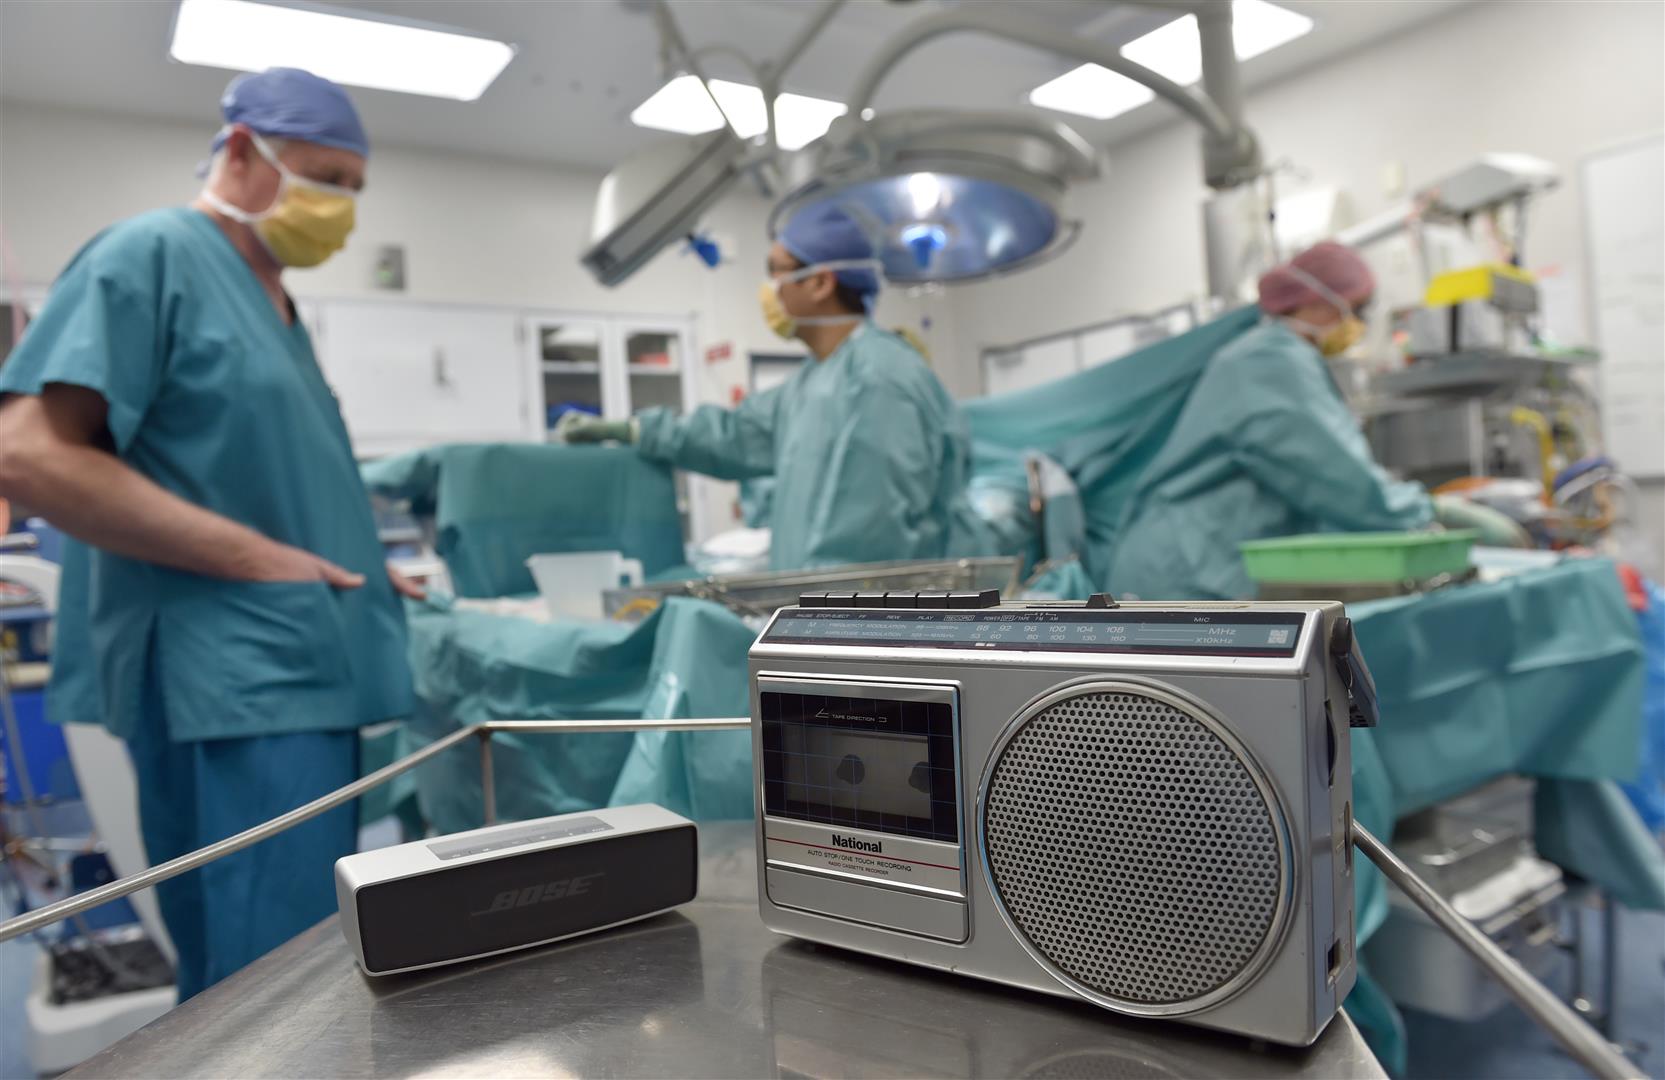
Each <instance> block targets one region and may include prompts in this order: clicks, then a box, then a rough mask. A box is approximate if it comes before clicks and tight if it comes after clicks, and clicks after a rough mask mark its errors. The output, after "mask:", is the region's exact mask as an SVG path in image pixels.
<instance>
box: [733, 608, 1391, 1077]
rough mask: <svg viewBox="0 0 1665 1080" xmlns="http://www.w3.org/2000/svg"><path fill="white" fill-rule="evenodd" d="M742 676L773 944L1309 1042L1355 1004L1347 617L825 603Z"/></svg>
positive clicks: (763, 647)
mask: <svg viewBox="0 0 1665 1080" xmlns="http://www.w3.org/2000/svg"><path fill="white" fill-rule="evenodd" d="M751 676H752V708H753V715H754V720H755V723H754V732H753V740H754V748H755V752H756V761H757V772H758V783H759V787H760V792H761V794H762V799H761V801H760V804H759V810H758V817H757V841H758V856H759V857H758V866H759V893H760V895H759V906H760V909H761V911H762V914H763V918H764V921H765V922H766V923H767V924H768V925H769V926H770V927H771V928H772V929H775V930H778V931H781V932H783V933H787V934H791V935H793V936H796V937H801V938H807V939H811V940H815V941H821V942H825V943H828V944H831V945H839V946H844V947H846V948H850V949H856V950H860V951H863V952H869V953H875V954H879V955H883V956H887V957H892V958H895V959H899V960H904V961H908V962H912V963H916V964H922V965H926V966H929V967H935V968H941V969H945V970H951V971H954V972H958V973H960V974H964V975H972V976H976V977H980V978H984V979H991V980H995V981H998V982H1003V983H1007V984H1010V985H1013V986H1019V987H1025V988H1028V989H1032V990H1040V991H1045V992H1047V993H1052V994H1058V995H1063V996H1068V997H1074V998H1079V999H1083V1000H1086V1001H1090V1002H1093V1003H1095V1004H1097V1005H1100V1006H1102V1007H1104V1008H1106V1009H1109V1010H1112V1011H1114V1012H1117V1013H1123V1014H1127V1015H1132V1016H1143V1017H1159V1018H1171V1019H1176V1020H1183V1021H1186V1022H1189V1023H1194V1024H1200V1025H1205V1026H1207V1027H1211V1028H1217V1029H1220V1030H1224V1031H1231V1032H1237V1033H1241V1034H1245V1035H1249V1036H1253V1037H1256V1038H1262V1039H1267V1040H1271V1041H1275V1042H1280V1043H1286V1044H1292V1045H1306V1044H1308V1043H1311V1042H1312V1041H1313V1040H1314V1039H1315V1038H1317V1037H1318V1035H1319V1033H1320V1032H1322V1031H1323V1029H1324V1027H1325V1025H1326V1024H1327V1023H1328V1022H1329V1020H1330V1018H1331V1017H1332V1016H1333V1015H1334V1013H1335V1011H1336V1009H1337V1007H1338V1006H1339V1004H1340V1002H1341V1001H1342V999H1343V998H1345V997H1346V995H1347V992H1348V990H1349V989H1351V987H1352V984H1353V980H1354V959H1353V883H1352V858H1351V854H1352V848H1351V844H1350V842H1349V837H1350V832H1351V815H1352V806H1351V802H1350V800H1351V797H1352V787H1351V776H1352V773H1351V760H1350V755H1349V743H1348V728H1349V726H1350V725H1353V726H1361V725H1369V724H1371V723H1374V715H1375V710H1376V705H1375V690H1374V685H1373V683H1372V682H1371V680H1370V675H1369V671H1368V669H1367V668H1366V667H1365V666H1364V663H1363V660H1362V658H1361V657H1360V656H1359V654H1358V651H1357V649H1356V647H1355V645H1354V643H1353V640H1352V634H1351V623H1350V622H1349V621H1348V620H1347V618H1346V617H1345V615H1344V613H1343V609H1342V606H1341V605H1340V604H1335V603H1290V604H1269V603H1238V604H1148V603H1137V604H1126V605H1120V606H1118V605H1115V604H1114V603H1112V602H1111V601H1109V600H1107V599H1106V598H1103V597H1095V598H1094V599H1093V600H1092V601H1089V602H1087V603H1086V604H1081V603H1075V604H1058V603H1053V604H1029V605H1024V604H1000V603H999V601H998V597H997V596H995V595H994V594H927V593H919V594H912V593H901V594H881V593H872V594H856V595H853V596H852V595H848V594H810V595H806V596H805V597H803V598H802V600H801V601H800V604H799V606H798V607H796V608H785V609H782V610H781V611H779V612H778V613H777V614H776V615H775V617H774V619H773V620H772V621H771V622H770V624H769V626H768V627H767V628H766V629H765V631H764V633H763V635H762V636H761V637H760V638H759V639H758V641H757V643H756V644H755V645H754V646H753V648H752V652H751Z"/></svg>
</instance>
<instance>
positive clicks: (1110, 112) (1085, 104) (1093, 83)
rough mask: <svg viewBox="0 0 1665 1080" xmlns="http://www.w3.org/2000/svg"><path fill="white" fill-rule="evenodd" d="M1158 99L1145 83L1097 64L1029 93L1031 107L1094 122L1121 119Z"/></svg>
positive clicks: (1083, 65) (1086, 66) (1081, 67)
mask: <svg viewBox="0 0 1665 1080" xmlns="http://www.w3.org/2000/svg"><path fill="white" fill-rule="evenodd" d="M1155 97H1156V94H1155V93H1154V92H1153V91H1152V90H1151V88H1150V87H1148V86H1145V85H1144V84H1143V83H1136V82H1134V81H1133V80H1132V79H1129V78H1127V77H1125V76H1122V75H1117V74H1116V73H1115V72H1114V71H1111V70H1110V69H1109V68H1103V67H1099V66H1098V65H1097V64H1082V65H1081V66H1080V67H1078V68H1076V69H1075V70H1074V71H1066V72H1065V73H1064V74H1062V75H1060V76H1058V77H1057V78H1056V79H1053V80H1052V81H1051V82H1048V83H1042V84H1041V85H1040V86H1037V87H1035V89H1033V90H1031V91H1029V102H1030V104H1032V105H1039V106H1041V107H1043V108H1047V109H1057V110H1058V111H1059V112H1067V113H1074V114H1075V115H1076V116H1090V117H1092V118H1093V119H1094V120H1108V119H1110V118H1111V117H1112V116H1120V115H1121V114H1122V113H1124V112H1129V111H1131V110H1133V109H1137V108H1138V107H1139V106H1141V105H1143V104H1144V103H1145V102H1147V101H1150V100H1152V99H1153V98H1155Z"/></svg>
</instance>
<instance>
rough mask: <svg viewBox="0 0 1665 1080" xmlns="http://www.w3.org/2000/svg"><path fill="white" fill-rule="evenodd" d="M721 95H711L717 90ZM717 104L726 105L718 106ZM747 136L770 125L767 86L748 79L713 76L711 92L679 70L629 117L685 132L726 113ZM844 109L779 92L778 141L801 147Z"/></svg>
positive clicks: (707, 126) (701, 130)
mask: <svg viewBox="0 0 1665 1080" xmlns="http://www.w3.org/2000/svg"><path fill="white" fill-rule="evenodd" d="M713 94H714V95H716V98H717V100H716V101H715V102H713V101H712V100H711V97H712V95H713ZM718 105H721V106H722V108H721V109H719V108H718ZM725 114H726V116H727V121H728V123H730V124H731V125H732V126H733V128H734V133H735V134H736V135H739V136H740V137H741V138H743V139H751V138H756V137H757V136H759V135H762V134H763V133H764V132H765V131H767V130H768V126H769V120H768V117H767V116H766V115H765V114H764V111H763V91H761V90H759V89H758V88H757V87H755V86H748V85H746V84H745V83H737V82H729V81H728V80H726V79H712V80H711V93H710V94H707V93H706V92H705V88H704V87H702V86H701V85H700V80H699V77H698V76H696V75H678V76H677V77H676V78H674V79H672V80H671V81H670V82H667V83H666V84H665V85H664V86H661V87H660V88H659V89H658V90H657V91H655V92H654V94H653V96H652V97H650V98H648V99H647V100H646V101H644V102H642V103H641V104H640V105H638V106H636V108H635V109H634V110H632V111H631V113H630V122H631V123H632V124H635V125H636V126H637V127H645V128H652V129H654V130H655V131H674V132H676V133H678V134H680V135H703V134H705V133H706V132H708V131H716V130H717V129H718V128H720V127H722V126H723V124H724V116H725ZM843 115H844V106H843V105H842V104H840V103H839V102H836V101H828V100H827V99H826V98H817V97H809V96H807V95H805V94H779V95H777V96H776V98H775V128H776V130H775V141H776V142H777V143H778V144H779V145H780V148H781V149H783V150H797V149H800V148H802V147H804V146H807V145H808V144H809V143H812V142H814V141H815V140H816V139H819V138H820V137H821V136H822V135H823V134H825V133H826V130H827V125H829V124H831V123H832V122H833V121H834V120H836V119H838V118H839V117H840V116H843Z"/></svg>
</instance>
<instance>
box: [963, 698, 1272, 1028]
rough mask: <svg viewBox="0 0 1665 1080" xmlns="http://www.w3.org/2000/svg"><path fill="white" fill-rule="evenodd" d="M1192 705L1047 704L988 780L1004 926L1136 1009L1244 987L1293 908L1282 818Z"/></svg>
mask: <svg viewBox="0 0 1665 1080" xmlns="http://www.w3.org/2000/svg"><path fill="white" fill-rule="evenodd" d="M1123 685H1126V684H1123ZM1182 704H1183V703H1182V702H1180V701H1179V700H1178V699H1175V700H1174V701H1173V702H1170V701H1168V700H1165V699H1164V698H1162V697H1157V696H1152V695H1151V694H1147V693H1143V692H1140V691H1139V690H1138V688H1136V687H1132V686H1128V687H1127V692H1107V691H1103V690H1097V691H1093V692H1083V693H1079V694H1075V695H1073V696H1065V697H1062V698H1061V699H1058V700H1055V701H1054V702H1053V703H1052V704H1047V703H1046V702H1042V703H1041V706H1042V707H1041V708H1040V709H1039V711H1038V712H1036V713H1035V714H1034V715H1033V716H1032V717H1031V718H1029V719H1028V720H1027V721H1023V720H1021V719H1020V721H1019V722H1018V723H1017V724H1016V725H1015V728H1014V729H1013V730H1014V733H1013V734H1012V735H1011V737H1010V738H1009V739H1008V741H1007V742H1006V744H1005V746H1004V748H1003V749H1002V750H1001V751H1000V754H999V757H998V759H997V760H996V761H995V762H994V763H993V765H992V768H991V769H990V771H989V772H988V774H987V777H986V780H985V790H984V799H983V806H984V811H983V845H984V856H985V858H986V859H987V862H988V868H989V872H990V874H991V877H992V885H993V888H994V891H995V895H996V897H997V898H998V899H999V901H1000V903H1001V905H1002V907H1003V908H1004V909H1005V914H1006V917H1007V919H1008V920H1009V921H1010V922H1011V923H1012V925H1013V928H1014V929H1015V930H1017V931H1018V932H1019V933H1020V934H1021V935H1022V936H1023V937H1024V938H1026V939H1027V941H1028V944H1029V946H1030V947H1031V949H1032V951H1033V952H1035V953H1036V955H1037V958H1038V959H1040V960H1042V962H1043V963H1047V964H1049V965H1050V966H1051V967H1053V968H1054V969H1055V972H1056V973H1057V974H1059V975H1061V976H1063V977H1064V978H1065V979H1066V980H1067V981H1069V982H1071V983H1073V984H1076V985H1077V986H1078V987H1082V988H1085V989H1087V990H1089V991H1091V992H1093V993H1094V994H1097V995H1099V996H1101V997H1103V998H1105V999H1108V1002H1107V1003H1108V1004H1111V1005H1113V1006H1118V1005H1119V1006H1127V1007H1129V1008H1130V1009H1131V1010H1132V1011H1149V1012H1179V1011H1183V1006H1185V1005H1187V1004H1191V1005H1194V1006H1195V1007H1202V1005H1203V1004H1208V1003H1211V1002H1212V1001H1213V1000H1215V999H1217V998H1219V997H1220V996H1223V995H1228V994H1229V993H1231V992H1233V990H1234V989H1235V988H1236V986H1237V985H1239V984H1240V983H1241V982H1242V981H1243V980H1244V979H1246V977H1247V976H1248V974H1252V972H1250V971H1249V969H1250V968H1251V967H1252V966H1253V965H1255V964H1256V963H1257V961H1258V960H1259V959H1260V958H1262V957H1263V956H1264V953H1265V948H1266V947H1267V946H1269V944H1270V941H1269V939H1271V938H1273V937H1274V936H1275V935H1276V933H1277V932H1278V931H1279V930H1280V929H1281V927H1280V925H1279V921H1280V919H1281V918H1282V916H1283V914H1284V905H1283V903H1282V898H1283V893H1284V884H1283V883H1284V873H1285V870H1284V861H1285V855H1284V848H1283V844H1282V843H1281V836H1282V822H1281V818H1280V817H1278V815H1277V811H1276V809H1275V807H1274V806H1272V805H1269V804H1268V801H1267V795H1266V794H1264V793H1263V789H1262V787H1261V785H1260V784H1258V783H1257V782H1256V774H1255V773H1254V772H1253V771H1252V767H1251V766H1249V765H1248V764H1247V763H1246V762H1245V761H1244V760H1243V759H1242V758H1241V757H1240V756H1239V752H1238V751H1237V750H1236V749H1234V747H1233V746H1232V745H1228V744H1227V742H1226V741H1224V740H1222V739H1221V737H1220V736H1219V735H1218V734H1216V732H1215V730H1214V728H1213V726H1212V725H1211V724H1210V723H1208V722H1205V721H1204V720H1202V719H1200V718H1199V717H1198V716H1197V715H1194V714H1193V713H1192V712H1190V711H1188V710H1186V709H1184V708H1182V707H1180V706H1181V705H1182ZM1199 999H1208V1000H1207V1001H1201V1002H1200V1001H1199Z"/></svg>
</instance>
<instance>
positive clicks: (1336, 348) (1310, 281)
mask: <svg viewBox="0 0 1665 1080" xmlns="http://www.w3.org/2000/svg"><path fill="white" fill-rule="evenodd" d="M1286 269H1287V270H1288V271H1289V272H1290V273H1291V274H1293V275H1295V277H1297V278H1299V279H1300V280H1302V281H1304V282H1306V284H1307V285H1308V286H1310V287H1311V288H1312V290H1313V291H1314V292H1316V293H1317V294H1318V295H1319V296H1322V297H1323V298H1324V299H1325V301H1327V302H1328V303H1329V305H1330V306H1331V307H1333V308H1335V310H1336V314H1338V315H1340V316H1341V318H1340V319H1339V320H1337V321H1336V322H1333V323H1331V324H1330V325H1328V326H1314V325H1313V324H1312V323H1309V322H1306V321H1305V320H1302V319H1295V318H1289V317H1285V319H1284V322H1286V323H1288V324H1289V325H1290V326H1291V327H1293V328H1295V329H1296V330H1297V331H1299V332H1301V333H1302V334H1304V335H1306V336H1307V337H1309V338H1311V339H1312V342H1313V344H1314V345H1315V346H1316V347H1317V349H1318V351H1319V352H1320V353H1322V354H1323V355H1325V356H1340V355H1341V354H1342V353H1344V352H1346V351H1347V350H1348V349H1351V348H1352V347H1353V346H1354V345H1357V344H1358V343H1359V339H1360V338H1362V337H1364V320H1363V319H1361V318H1359V317H1358V315H1357V314H1356V313H1354V311H1353V305H1352V304H1350V303H1348V302H1347V300H1346V298H1344V297H1342V296H1339V295H1337V294H1336V292H1335V290H1334V289H1332V288H1330V287H1329V286H1328V285H1326V284H1324V283H1323V282H1322V281H1319V280H1318V279H1317V278H1315V277H1313V276H1312V275H1311V274H1308V273H1306V272H1305V271H1303V270H1302V269H1301V268H1300V267H1298V266H1290V267H1286Z"/></svg>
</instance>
